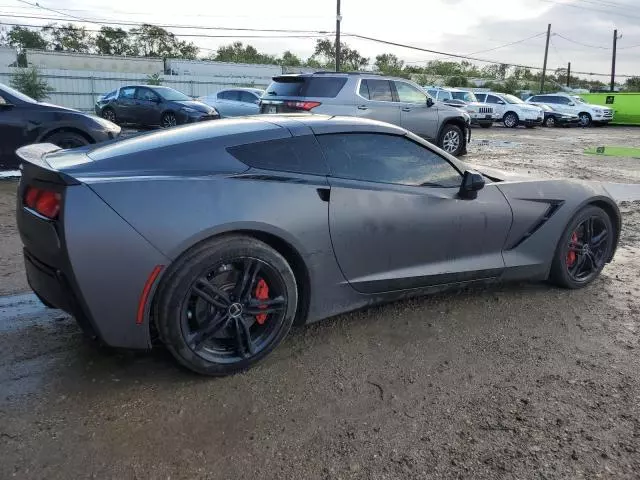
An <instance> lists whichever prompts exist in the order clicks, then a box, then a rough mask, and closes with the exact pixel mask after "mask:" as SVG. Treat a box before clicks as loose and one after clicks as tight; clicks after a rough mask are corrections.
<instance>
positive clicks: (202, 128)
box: [17, 115, 621, 375]
mask: <svg viewBox="0 0 640 480" xmlns="http://www.w3.org/2000/svg"><path fill="white" fill-rule="evenodd" d="M18 155H19V156H20V157H21V158H22V160H23V163H22V167H21V168H22V179H21V181H20V186H19V195H18V208H17V216H18V225H19V229H20V234H21V237H22V241H23V243H24V257H25V263H26V269H27V275H28V278H29V282H30V285H31V287H32V288H33V290H34V291H35V292H36V293H37V295H38V296H39V297H40V298H41V299H42V301H43V302H44V303H45V304H47V305H49V306H55V307H58V308H61V309H63V310H65V311H67V312H69V313H71V314H72V315H73V316H75V318H76V319H77V321H78V322H79V323H80V325H81V326H82V327H83V328H84V329H85V330H86V331H87V332H89V333H90V334H91V335H92V336H94V337H97V338H99V339H101V340H102V341H103V342H104V343H106V344H108V345H111V346H115V347H127V348H150V347H151V346H152V345H153V344H155V343H156V342H155V341H156V339H157V340H159V341H161V342H162V343H163V344H164V345H166V346H167V348H168V349H169V350H170V351H171V353H172V354H173V355H174V356H175V357H176V359H177V360H178V361H179V362H180V363H181V364H183V365H184V366H186V367H188V368H190V369H192V370H195V371H196V372H200V373H203V374H209V375H224V374H229V373H233V372H237V371H239V370H242V369H245V368H247V367H249V366H251V365H252V364H254V363H255V362H257V361H258V360H260V359H262V358H263V357H264V356H266V355H267V354H268V353H269V352H270V351H271V350H273V349H274V348H275V347H276V346H277V345H278V344H279V343H280V342H281V341H282V339H283V338H284V337H285V335H287V332H288V331H289V329H290V327H291V325H292V324H293V323H294V322H301V323H303V322H314V321H316V320H320V319H323V318H326V317H330V316H332V315H337V314H339V313H342V312H346V311H349V310H354V309H357V308H360V307H364V306H367V305H372V304H375V303H379V302H385V301H390V300H394V299H399V298H404V297H408V296H412V295H420V294H424V293H429V292H434V291H439V290H442V289H445V288H449V287H452V286H456V285H461V284H468V283H471V282H488V281H501V280H516V279H530V280H546V279H550V280H551V281H553V282H554V283H555V284H557V285H560V286H562V287H567V288H579V287H583V286H585V285H587V284H588V283H590V282H591V281H592V280H593V279H594V278H595V277H597V276H598V275H599V273H600V271H601V270H602V268H603V267H604V265H605V263H607V262H609V261H611V259H612V257H613V254H614V252H615V249H616V246H617V242H618V236H619V233H620V228H621V221H620V213H619V211H618V208H617V207H616V204H615V202H614V201H613V200H612V199H611V197H610V195H609V194H608V193H607V191H606V190H605V189H604V188H603V187H601V186H599V185H596V184H587V183H585V182H580V181H571V180H523V179H519V178H508V177H505V176H503V175H502V174H500V173H497V172H493V171H489V170H484V169H480V170H481V171H482V173H478V172H477V171H474V170H472V169H471V168H470V167H469V166H467V165H465V164H464V163H462V162H460V161H459V160H457V159H456V158H454V157H452V156H450V155H448V154H446V153H445V152H443V151H442V150H440V149H438V148H437V147H434V146H433V145H431V144H430V143H428V142H425V141H424V140H422V139H421V138H419V137H417V136H415V135H413V134H411V133H409V132H408V131H406V130H404V129H402V128H399V127H396V126H393V125H389V124H385V123H379V122H374V121H367V120H362V119H357V118H352V117H349V118H347V117H344V118H340V117H333V118H332V117H325V116H320V115H300V116H287V115H274V116H269V115H265V116H260V117H247V118H240V119H232V120H223V121H218V122H206V123H203V124H196V125H192V126H185V127H178V128H175V129H172V130H169V131H162V132H155V133H150V134H144V135H141V136H137V137H133V138H129V139H125V140H123V141H119V142H111V143H107V144H103V145H101V146H88V147H83V148H80V149H75V150H64V151H63V150H60V149H59V148H58V147H55V146H54V145H50V144H39V145H31V146H27V147H23V148H21V149H20V150H19V151H18Z"/></svg>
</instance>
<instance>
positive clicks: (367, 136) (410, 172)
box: [318, 133, 462, 187]
mask: <svg viewBox="0 0 640 480" xmlns="http://www.w3.org/2000/svg"><path fill="white" fill-rule="evenodd" d="M318 142H319V143H320V145H321V146H322V148H323V150H324V152H325V157H326V158H327V161H328V162H329V169H330V170H331V175H332V176H334V177H339V178H346V179H353V180H364V181H368V182H378V183H394V184H399V185H411V186H427V185H430V186H436V185H437V186H442V187H458V186H460V181H461V180H462V177H461V175H460V173H459V172H458V171H457V170H456V169H455V168H453V166H452V165H451V164H450V163H449V162H447V161H446V160H445V159H444V158H442V157H440V156H439V155H438V154H436V153H434V152H432V151H431V150H429V149H428V148H425V147H423V146H422V145H419V144H417V143H415V142H413V141H412V140H409V139H408V138H406V137H402V136H398V135H386V134H376V133H344V134H329V135H319V136H318Z"/></svg>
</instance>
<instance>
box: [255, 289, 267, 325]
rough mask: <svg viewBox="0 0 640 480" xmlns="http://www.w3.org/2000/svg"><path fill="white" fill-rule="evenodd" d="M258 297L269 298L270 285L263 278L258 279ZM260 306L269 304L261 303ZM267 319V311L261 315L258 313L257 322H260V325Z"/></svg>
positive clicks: (264, 306) (260, 298) (261, 298)
mask: <svg viewBox="0 0 640 480" xmlns="http://www.w3.org/2000/svg"><path fill="white" fill-rule="evenodd" d="M256 298H257V299H258V300H268V299H269V286H268V285H267V282H265V281H264V280H263V279H262V278H261V279H260V280H258V285H257V286H256ZM258 308H267V306H266V305H261V306H260V307H258ZM266 320H267V314H266V313H261V314H259V315H256V322H258V323H259V324H260V325H263V324H264V322H265V321H266Z"/></svg>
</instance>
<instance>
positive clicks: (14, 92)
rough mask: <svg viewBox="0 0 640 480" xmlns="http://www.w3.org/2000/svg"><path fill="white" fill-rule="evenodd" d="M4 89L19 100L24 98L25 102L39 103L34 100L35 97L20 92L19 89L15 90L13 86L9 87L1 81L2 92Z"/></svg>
mask: <svg viewBox="0 0 640 480" xmlns="http://www.w3.org/2000/svg"><path fill="white" fill-rule="evenodd" d="M2 91H5V92H7V93H8V94H9V95H11V96H13V97H15V98H17V99H18V100H22V101H23V102H29V103H38V102H37V100H34V99H33V98H31V97H29V96H27V95H25V94H24V93H22V92H19V91H18V90H15V89H13V88H11V87H8V86H7V85H5V84H3V83H0V93H2Z"/></svg>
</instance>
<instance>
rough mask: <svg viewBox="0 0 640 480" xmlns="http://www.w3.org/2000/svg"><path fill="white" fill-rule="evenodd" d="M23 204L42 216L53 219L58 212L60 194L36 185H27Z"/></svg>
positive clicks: (56, 216)
mask: <svg viewBox="0 0 640 480" xmlns="http://www.w3.org/2000/svg"><path fill="white" fill-rule="evenodd" d="M24 204H25V205H26V206H27V207H29V208H30V209H32V210H35V211H36V212H38V213H39V214H40V215H42V216H43V217H47V218H51V219H55V218H58V214H59V213H60V194H59V193H58V192H52V191H51V190H45V189H43V188H37V187H27V190H26V192H25V194H24Z"/></svg>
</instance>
